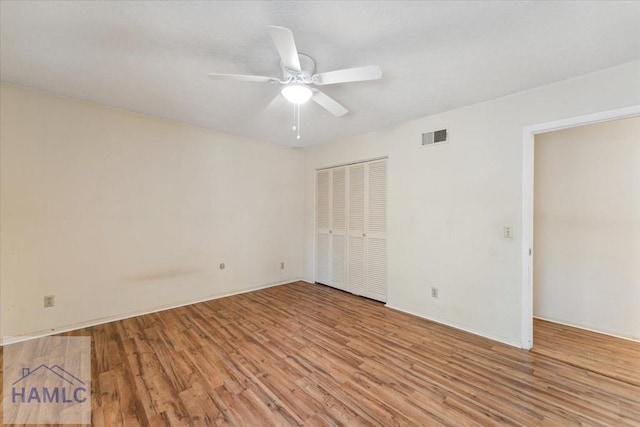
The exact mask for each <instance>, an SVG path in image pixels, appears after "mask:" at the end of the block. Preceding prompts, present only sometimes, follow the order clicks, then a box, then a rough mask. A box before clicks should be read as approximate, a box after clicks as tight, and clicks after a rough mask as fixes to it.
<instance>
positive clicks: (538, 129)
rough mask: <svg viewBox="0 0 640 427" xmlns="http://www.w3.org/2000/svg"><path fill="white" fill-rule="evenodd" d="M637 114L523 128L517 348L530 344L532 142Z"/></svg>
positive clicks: (629, 111)
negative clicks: (520, 264) (539, 136)
mask: <svg viewBox="0 0 640 427" xmlns="http://www.w3.org/2000/svg"><path fill="white" fill-rule="evenodd" d="M637 116H640V105H638V106H633V107H627V108H623V109H618V110H611V111H606V112H601V113H596V114H590V115H585V116H580V117H574V118H570V119H565V120H560V121H555V122H547V123H542V124H538V125H533V126H528V127H525V128H524V130H523V179H522V185H523V188H522V190H523V191H522V194H523V210H522V228H523V234H522V310H521V312H522V313H521V315H522V317H521V328H522V329H521V337H522V342H521V347H522V348H524V349H531V348H532V347H533V316H534V312H533V302H534V295H533V272H534V265H533V260H534V256H535V251H534V249H535V248H534V246H533V243H534V235H533V224H534V205H533V199H534V142H535V136H536V135H538V134H543V133H548V132H552V131H558V130H563V129H569V128H574V127H579V126H584V125H589V124H595V123H600V122H606V121H611V120H619V119H625V118H631V117H637Z"/></svg>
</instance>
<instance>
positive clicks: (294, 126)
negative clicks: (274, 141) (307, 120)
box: [291, 104, 297, 132]
mask: <svg viewBox="0 0 640 427" xmlns="http://www.w3.org/2000/svg"><path fill="white" fill-rule="evenodd" d="M291 105H293V126H291V130H292V131H294V132H295V131H296V129H297V128H296V110H297V109H296V104H291Z"/></svg>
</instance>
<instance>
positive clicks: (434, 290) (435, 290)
mask: <svg viewBox="0 0 640 427" xmlns="http://www.w3.org/2000/svg"><path fill="white" fill-rule="evenodd" d="M431 298H438V288H431Z"/></svg>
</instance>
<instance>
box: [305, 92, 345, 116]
mask: <svg viewBox="0 0 640 427" xmlns="http://www.w3.org/2000/svg"><path fill="white" fill-rule="evenodd" d="M311 99H312V100H313V101H315V103H316V104H318V105H320V106H321V107H323V108H324V109H325V110H327V111H329V112H330V113H331V114H333V115H334V116H336V117H342V116H344V115H345V114H347V113H348V112H349V110H347V109H346V108H344V107H343V106H342V105H340V104H338V102H337V101H336V100H334V99H333V98H331V97H329V96H328V95H326V94H324V93H322V92H320V91H319V90H315V91H314V92H313V96H312V97H311Z"/></svg>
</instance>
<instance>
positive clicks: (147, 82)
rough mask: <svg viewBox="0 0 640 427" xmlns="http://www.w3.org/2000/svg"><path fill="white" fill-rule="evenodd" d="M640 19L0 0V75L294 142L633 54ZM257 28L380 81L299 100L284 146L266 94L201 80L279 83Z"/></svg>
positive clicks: (403, 6)
mask: <svg viewBox="0 0 640 427" xmlns="http://www.w3.org/2000/svg"><path fill="white" fill-rule="evenodd" d="M639 22H640V2H638V1H631V2H613V1H603V2H597V1H592V2H582V1H578V2H511V1H509V2H498V1H491V2H478V1H474V2H417V1H412V2H403V1H395V2H355V1H354V2H324V1H319V2H315V1H296V2H275V1H269V2H267V1H256V2H231V1H229V2H196V1H163V2H152V1H109V2H106V1H69V2H57V1H34V2H31V1H1V3H0V37H1V40H0V77H1V79H2V81H3V82H7V83H11V84H16V85H20V86H25V87H28V88H33V89H37V90H42V91H45V92H50V93H54V94H60V95H66V96H71V97H74V98H79V99H83V100H87V101H92V102H96V103H100V104H105V105H109V106H112V107H117V108H121V109H125V110H129V111H135V112H140V113H145V114H150V115H154V116H159V117H164V118H168V119H172V120H177V121H180V122H184V123H189V124H193V125H198V126H202V127H205V128H210V129H216V130H220V131H224V132H228V133H233V134H238V135H244V136H248V137H252V138H256V139H261V140H265V141H270V142H274V143H278V144H285V145H291V146H308V145H312V144H318V143H323V142H328V141H333V140H338V139H342V138H345V137H349V136H352V135H356V134H359V133H363V132H368V131H372V130H375V129H380V128H383V127H387V126H390V125H393V124H397V123H400V122H404V121H407V120H411V119H414V118H418V117H422V116H426V115H431V114H434V113H438V112H442V111H446V110H449V109H452V108H456V107H460V106H464V105H468V104H472V103H476V102H480V101H484V100H488V99H492V98H496V97H499V96H502V95H506V94H510V93H514V92H518V91H522V90H526V89H529V88H533V87H537V86H541V85H545V84H548V83H551V82H554V81H558V80H562V79H566V78H570V77H573V76H577V75H581V74H585V73H589V72H592V71H596V70H599V69H603V68H607V67H611V66H615V65H618V64H623V63H626V62H631V61H635V60H638V59H640V24H639ZM269 25H279V26H284V27H287V28H290V29H292V30H293V32H294V35H295V38H296V44H297V46H298V50H299V51H300V52H304V53H307V54H309V55H311V56H312V57H313V58H314V59H315V60H316V63H317V71H318V72H324V71H330V70H334V69H341V68H348V67H355V66H362V65H369V64H378V65H380V66H381V67H382V72H383V79H382V80H379V81H370V82H359V83H350V84H342V85H332V86H324V87H323V88H322V90H323V91H324V92H325V93H327V94H328V95H330V96H331V97H333V98H334V99H336V100H337V101H339V102H340V103H342V104H343V105H344V106H346V107H347V108H348V109H349V110H350V112H349V114H347V115H346V116H344V117H341V118H336V117H334V116H332V115H331V114H329V113H328V112H327V111H325V110H323V109H322V108H321V107H319V106H318V105H316V104H314V103H308V104H305V105H304V106H303V107H302V123H301V130H302V139H301V140H300V141H297V140H296V138H295V134H294V132H292V131H291V124H292V108H291V105H290V104H287V103H286V101H284V100H283V99H282V97H281V96H280V97H278V98H275V100H274V97H276V96H277V95H278V93H279V87H278V85H276V84H266V83H262V84H259V83H242V82H228V81H212V80H209V79H208V78H207V74H208V73H209V72H221V73H242V74H257V75H267V76H276V77H281V73H280V69H279V58H278V54H277V51H276V49H275V47H274V46H273V42H272V40H271V38H270V37H269V34H268V26H269ZM639 78H640V76H639ZM272 100H274V101H273V102H272Z"/></svg>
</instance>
